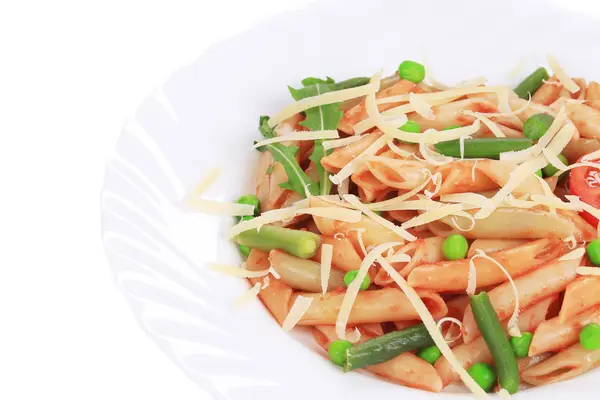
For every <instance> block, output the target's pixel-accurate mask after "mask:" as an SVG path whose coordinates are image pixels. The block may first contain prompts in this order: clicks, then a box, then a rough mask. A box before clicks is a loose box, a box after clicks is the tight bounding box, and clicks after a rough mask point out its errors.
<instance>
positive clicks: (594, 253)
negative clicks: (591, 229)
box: [586, 239, 600, 265]
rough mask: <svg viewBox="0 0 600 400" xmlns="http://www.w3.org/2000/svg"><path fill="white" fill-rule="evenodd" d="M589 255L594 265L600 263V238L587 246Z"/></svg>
mask: <svg viewBox="0 0 600 400" xmlns="http://www.w3.org/2000/svg"><path fill="white" fill-rule="evenodd" d="M586 252H587V256H588V258H589V259H590V261H591V262H592V264H594V265H600V239H596V240H592V241H591V242H590V243H589V244H588V245H587V248H586Z"/></svg>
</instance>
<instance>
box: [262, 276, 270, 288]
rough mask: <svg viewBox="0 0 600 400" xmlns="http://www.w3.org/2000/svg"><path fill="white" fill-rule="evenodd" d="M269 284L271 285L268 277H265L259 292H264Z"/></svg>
mask: <svg viewBox="0 0 600 400" xmlns="http://www.w3.org/2000/svg"><path fill="white" fill-rule="evenodd" d="M270 284H271V280H270V279H269V277H268V276H265V279H263V284H262V286H261V287H260V290H264V289H266V288H268V287H269V285H270Z"/></svg>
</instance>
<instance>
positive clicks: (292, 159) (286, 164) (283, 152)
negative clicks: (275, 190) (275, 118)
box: [258, 116, 319, 197]
mask: <svg viewBox="0 0 600 400" xmlns="http://www.w3.org/2000/svg"><path fill="white" fill-rule="evenodd" d="M258 130H259V131H260V133H261V134H262V135H263V136H264V137H265V138H267V139H268V138H272V137H274V136H275V132H274V130H273V128H271V127H270V126H269V117H267V116H262V117H260V125H259V127H258ZM264 147H266V148H267V149H268V150H269V151H270V152H271V156H272V157H273V161H276V162H279V163H281V165H283V168H284V169H285V173H286V175H287V177H288V181H287V182H284V183H281V184H280V185H279V187H281V188H283V189H289V190H293V191H294V192H296V193H298V194H300V195H301V196H302V197H306V192H307V191H308V192H309V193H310V194H312V195H313V196H316V195H318V194H319V184H318V183H317V182H313V181H312V180H311V179H310V178H309V177H308V175H306V173H305V172H304V171H303V170H302V168H301V167H300V165H299V164H298V161H296V154H298V150H299V149H298V147H296V146H284V145H283V144H281V143H271V144H267V145H265V146H264Z"/></svg>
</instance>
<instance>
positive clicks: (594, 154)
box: [581, 150, 600, 162]
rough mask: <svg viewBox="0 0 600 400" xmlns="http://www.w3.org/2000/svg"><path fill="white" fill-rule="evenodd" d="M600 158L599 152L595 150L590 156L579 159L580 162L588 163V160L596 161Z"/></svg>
mask: <svg viewBox="0 0 600 400" xmlns="http://www.w3.org/2000/svg"><path fill="white" fill-rule="evenodd" d="M599 158H600V150H596V151H593V152H591V153H590V154H586V155H585V156H583V157H581V161H583V162H585V161H590V160H597V159H599Z"/></svg>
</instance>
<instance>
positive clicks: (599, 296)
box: [558, 276, 600, 322]
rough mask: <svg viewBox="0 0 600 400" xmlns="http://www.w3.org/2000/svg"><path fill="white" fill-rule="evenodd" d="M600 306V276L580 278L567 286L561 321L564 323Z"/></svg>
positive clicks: (560, 314)
mask: <svg viewBox="0 0 600 400" xmlns="http://www.w3.org/2000/svg"><path fill="white" fill-rule="evenodd" d="M598 304H600V276H580V277H579V278H577V279H575V280H574V281H573V282H571V283H570V284H569V286H567V289H566V290H565V296H564V299H563V303H562V307H561V309H560V313H559V314H558V316H559V320H560V321H561V322H564V321H566V320H568V319H570V318H572V317H574V316H576V315H578V314H581V313H582V312H584V311H586V310H589V309H590V308H592V307H595V306H597V305H598Z"/></svg>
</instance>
